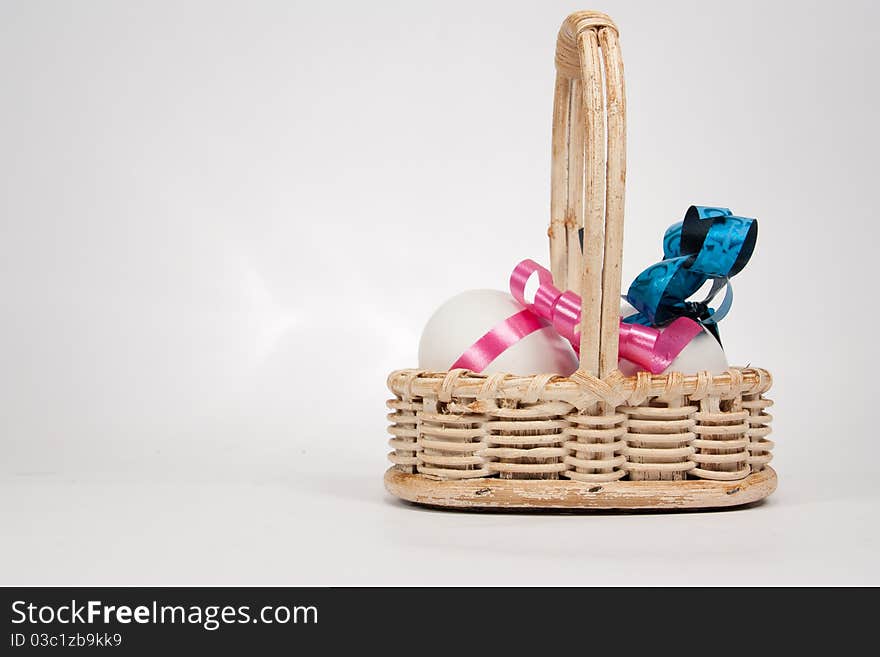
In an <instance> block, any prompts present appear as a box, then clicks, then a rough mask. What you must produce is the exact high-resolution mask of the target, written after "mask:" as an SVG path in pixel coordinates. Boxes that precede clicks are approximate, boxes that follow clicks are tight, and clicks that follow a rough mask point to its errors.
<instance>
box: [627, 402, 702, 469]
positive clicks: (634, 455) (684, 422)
mask: <svg viewBox="0 0 880 657" xmlns="http://www.w3.org/2000/svg"><path fill="white" fill-rule="evenodd" d="M653 403H654V404H656V405H655V406H626V407H623V408H622V409H621V410H623V411H624V412H625V413H626V414H627V416H628V417H629V421H628V423H627V432H626V436H625V438H626V452H625V453H626V457H627V464H626V466H625V468H626V470H627V471H628V472H629V478H630V479H633V480H636V481H661V480H669V481H678V480H681V479H684V478H685V473H686V472H688V471H689V470H692V469H693V468H695V467H696V463H694V461H693V460H692V458H691V457H692V456H693V454H694V448H693V446H692V444H691V443H692V442H693V440H694V438H695V437H696V434H694V432H693V428H694V426H695V425H696V422H695V420H694V419H693V415H694V413H695V412H696V410H697V408H696V406H690V405H681V404H682V399H681V398H680V397H676V398H675V399H672V400H670V402H668V404H671V405H661V404H662V402H660V401H654V402H653Z"/></svg>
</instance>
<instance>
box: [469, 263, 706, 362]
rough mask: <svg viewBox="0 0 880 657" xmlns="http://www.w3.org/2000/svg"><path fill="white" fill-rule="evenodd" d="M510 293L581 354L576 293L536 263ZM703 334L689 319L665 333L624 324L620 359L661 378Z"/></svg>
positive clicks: (522, 267)
mask: <svg viewBox="0 0 880 657" xmlns="http://www.w3.org/2000/svg"><path fill="white" fill-rule="evenodd" d="M534 274H537V275H538V289H537V291H536V292H535V300H534V301H533V302H531V303H529V302H527V301H526V284H527V283H528V281H529V279H530V278H531V277H532V276H533V275H534ZM510 293H511V294H512V295H513V297H514V298H515V299H516V300H517V301H519V302H520V303H521V304H522V305H523V306H525V307H526V308H527V309H528V310H531V311H532V312H533V313H534V314H535V315H537V316H538V317H539V318H542V319H545V320H547V321H549V322H550V323H551V324H552V325H553V327H554V328H555V329H556V330H557V331H558V332H559V334H560V335H561V336H563V337H564V338H565V339H566V340H568V341H569V342H570V343H571V346H572V347H574V350H575V351H576V352H579V351H580V333H579V331H578V330H577V327H578V325H579V324H580V321H581V298H580V297H579V296H578V295H576V294H575V293H574V292H571V291H566V292H562V291H560V290H559V289H558V288H556V287H555V286H554V285H553V274H551V273H550V272H549V271H548V270H547V269H545V268H544V267H542V266H541V265H539V264H538V263H537V262H535V261H534V260H523V261H522V262H520V263H519V264H518V265H517V266H516V267H515V268H514V270H513V273H512V274H511V275H510ZM702 330H703V329H702V327H701V326H700V325H699V324H698V323H697V322H695V321H693V320H692V319H689V318H687V317H679V318H678V319H676V320H675V321H673V322H672V323H671V324H669V326H667V327H666V328H665V329H664V330H663V331H660V330H659V329H656V328H653V327H651V326H641V325H639V324H625V323H623V322H622V321H621V322H620V347H619V351H620V357H621V358H625V359H626V360H628V361H631V362H633V363H635V364H636V365H639V366H640V367H643V368H645V369H646V370H648V371H649V372H651V373H652V374H660V372H662V371H663V370H665V369H666V368H667V367H669V366H670V365H671V364H672V361H673V360H675V358H676V356H678V355H679V354H680V353H681V351H682V349H684V348H685V347H686V346H687V345H688V343H690V341H691V340H693V339H694V337H696V336H697V335H699V334H700V333H701V332H702ZM487 335H488V334H487ZM484 337H485V336H484ZM508 346H509V345H508ZM471 348H473V347H471ZM465 353H466V354H467V352H465ZM497 355H498V354H496V356H497Z"/></svg>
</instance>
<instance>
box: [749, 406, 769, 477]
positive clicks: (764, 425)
mask: <svg viewBox="0 0 880 657" xmlns="http://www.w3.org/2000/svg"><path fill="white" fill-rule="evenodd" d="M772 405H773V402H772V401H771V400H769V399H765V398H764V397H762V396H761V395H743V402H742V407H743V408H744V409H746V410H748V411H749V417H748V418H747V421H748V423H749V430H748V436H749V465H751V466H752V472H758V471H760V470H763V469H764V466H766V465H767V464H768V463H770V461H771V460H772V459H773V453H772V451H771V450H772V449H773V447H774V443H773V441H772V440H769V439H768V438H767V436H768V435H769V434H770V432H771V430H772V429H771V427H770V422H771V421H772V420H773V416H772V415H770V413H767V412H765V409H766V408H769V407H770V406H772Z"/></svg>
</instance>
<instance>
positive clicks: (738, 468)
mask: <svg viewBox="0 0 880 657" xmlns="http://www.w3.org/2000/svg"><path fill="white" fill-rule="evenodd" d="M699 403H700V410H699V411H698V412H697V413H695V414H694V419H695V420H696V421H697V425H696V426H695V427H694V433H696V434H697V436H698V439H697V440H695V441H694V447H695V449H696V453H695V454H694V456H693V460H694V461H695V462H696V463H697V467H696V468H694V469H693V470H692V471H691V473H690V474H691V476H694V477H699V478H701V479H713V480H717V481H733V480H736V479H742V478H744V477H747V476H748V475H749V473H750V472H751V467H750V465H749V449H748V447H749V444H750V439H749V436H748V431H749V424H748V422H746V420H747V418H748V417H749V411H748V410H745V409H743V406H742V397H741V396H738V395H729V394H728V395H727V396H726V398H724V399H722V397H721V396H718V397H715V396H708V395H707V396H705V397H703V398H702V399H700V400H699Z"/></svg>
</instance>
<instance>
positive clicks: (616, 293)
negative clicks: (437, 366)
mask: <svg viewBox="0 0 880 657" xmlns="http://www.w3.org/2000/svg"><path fill="white" fill-rule="evenodd" d="M556 70H557V75H556V89H555V97H554V106H553V161H552V191H551V204H550V229H549V236H550V259H551V266H552V270H553V277H554V280H555V281H556V284H557V285H558V287H560V288H561V289H569V290H573V291H575V292H576V293H578V294H580V295H581V297H582V299H583V308H582V312H583V314H582V317H584V318H585V321H584V323H583V326H582V327H581V343H580V357H581V361H580V367H579V369H578V371H577V372H575V373H574V374H573V375H572V376H571V377H560V376H555V375H550V374H538V375H535V376H514V375H509V374H492V375H482V374H475V373H472V372H469V371H467V370H452V371H450V372H426V371H421V370H412V369H409V370H399V371H396V372H393V373H392V374H391V375H390V376H389V378H388V387H389V389H390V390H391V392H392V393H393V394H394V396H395V398H394V399H392V400H390V401H389V402H388V406H389V407H390V408H391V411H392V412H391V414H390V415H389V419H390V420H391V422H392V425H391V426H390V427H389V431H390V433H391V434H392V436H393V438H392V439H391V441H390V444H391V447H392V448H393V450H394V451H393V452H391V454H390V455H389V458H390V460H391V462H392V463H393V464H394V465H393V467H392V468H390V469H389V470H388V472H387V473H386V475H385V484H386V487H387V488H388V490H389V491H390V492H392V493H393V494H395V495H397V496H399V497H402V498H404V499H406V500H410V501H413V502H418V503H422V504H429V505H433V506H443V507H457V508H473V507H476V508H480V507H483V508H706V507H722V506H733V505H738V504H745V503H748V502H753V501H755V500H759V499H761V498H763V497H766V496H767V495H769V494H770V493H771V492H773V490H774V489H775V487H776V473H775V472H774V471H773V469H772V468H770V467H769V466H768V465H767V464H768V462H769V461H770V458H771V449H772V448H773V443H772V442H771V441H769V440H768V439H767V435H768V434H769V433H770V427H769V422H770V420H771V416H770V415H769V414H768V413H767V412H766V408H767V407H768V406H770V405H771V403H772V402H771V401H770V400H768V399H765V398H764V393H765V392H766V391H767V390H768V389H769V388H770V384H771V378H770V374H769V373H768V372H766V371H765V370H762V369H758V368H751V367H750V368H730V369H729V370H728V371H727V372H726V373H724V374H721V375H718V376H712V375H711V374H709V373H708V372H698V373H695V374H685V373H680V372H673V373H668V374H662V375H651V374H650V373H648V372H640V373H639V374H637V375H636V376H632V377H625V376H624V375H623V374H621V372H620V371H619V370H618V369H617V357H618V323H619V318H620V289H621V259H622V242H623V205H624V181H625V171H626V159H625V153H626V121H625V117H626V111H625V108H626V100H625V96H624V82H623V63H622V60H621V56H620V47H619V44H618V30H617V27H616V26H615V25H614V23H613V22H612V21H611V19H610V18H609V17H608V16H605V15H604V14H601V13H598V12H593V11H584V12H577V13H575V14H572V15H571V16H569V17H568V18H567V19H566V20H565V22H564V23H563V24H562V28H561V29H560V31H559V37H558V40H557V45H556ZM603 101H604V102H603ZM581 226H583V227H584V240H583V243H584V245H585V247H584V249H583V251H582V249H581V247H580V242H579V240H578V229H579V227H581Z"/></svg>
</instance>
